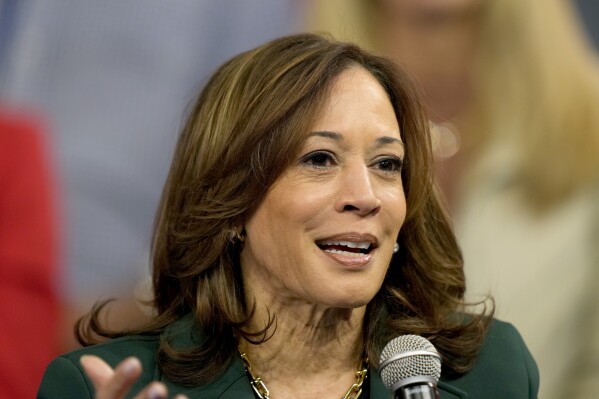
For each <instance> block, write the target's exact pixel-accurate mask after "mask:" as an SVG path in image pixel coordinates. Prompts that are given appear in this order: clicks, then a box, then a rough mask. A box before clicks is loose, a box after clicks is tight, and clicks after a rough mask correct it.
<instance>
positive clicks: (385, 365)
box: [379, 335, 441, 399]
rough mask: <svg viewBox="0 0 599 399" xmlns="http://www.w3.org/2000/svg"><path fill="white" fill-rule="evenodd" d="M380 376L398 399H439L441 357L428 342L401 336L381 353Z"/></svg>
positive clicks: (423, 339) (415, 337)
mask: <svg viewBox="0 0 599 399" xmlns="http://www.w3.org/2000/svg"><path fill="white" fill-rule="evenodd" d="M379 373H380V375H381V379H382V380H383V383H384V384H385V386H386V387H387V389H389V390H390V391H391V392H393V393H394V395H395V399H439V398H440V396H439V391H438V390H437V381H439V377H441V356H440V355H439V353H438V352H437V349H435V347H434V346H433V344H431V343H430V341H429V340H427V339H426V338H423V337H420V336H418V335H400V336H399V337H396V338H394V339H392V340H391V341H390V342H389V343H388V344H387V345H386V346H385V348H384V349H383V352H382V353H381V362H380V365H379Z"/></svg>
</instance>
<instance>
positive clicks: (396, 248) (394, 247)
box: [393, 243, 399, 254]
mask: <svg viewBox="0 0 599 399" xmlns="http://www.w3.org/2000/svg"><path fill="white" fill-rule="evenodd" d="M398 252H399V244H398V243H395V245H394V246H393V253H394V254H396V253H398Z"/></svg>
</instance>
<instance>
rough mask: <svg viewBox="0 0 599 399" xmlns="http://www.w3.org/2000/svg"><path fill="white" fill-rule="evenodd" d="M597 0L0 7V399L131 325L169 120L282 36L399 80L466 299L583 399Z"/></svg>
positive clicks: (595, 325) (594, 328)
mask: <svg viewBox="0 0 599 399" xmlns="http://www.w3.org/2000/svg"><path fill="white" fill-rule="evenodd" d="M598 5H599V3H597V2H596V1H595V0H578V1H574V0H501V1H490V0H224V1H223V0H200V1H198V0H178V1H176V2H168V3H167V2H164V1H159V0H129V1H127V2H100V1H89V0H88V1H80V0H0V184H2V186H0V187H1V191H0V324H1V325H2V326H3V328H2V329H0V338H1V342H2V346H1V348H2V349H1V352H0V397H32V396H33V395H35V392H36V390H37V384H38V381H39V379H40V378H41V374H42V373H43V370H44V368H45V366H46V364H47V363H48V361H49V360H50V359H51V358H52V357H53V356H55V355H57V354H58V353H60V352H63V351H66V350H69V349H72V348H74V347H76V346H77V343H76V342H75V340H74V338H73V329H72V326H73V323H74V321H75V320H76V319H77V318H78V317H79V316H81V315H82V314H84V313H85V312H87V311H88V310H89V309H90V307H91V306H92V304H93V303H94V302H96V301H97V300H100V299H107V298H111V297H117V298H120V300H119V302H118V303H117V304H115V305H116V306H112V307H111V312H112V313H111V316H110V317H111V322H112V323H113V325H114V326H126V325H128V324H131V323H133V324H134V323H135V322H136V320H138V319H139V320H141V319H143V318H144V317H146V316H144V313H143V311H142V310H140V308H139V306H138V305H137V303H136V301H135V300H134V297H135V295H136V293H137V292H138V291H139V286H140V285H142V286H143V283H140V282H142V281H143V280H144V279H145V277H146V276H147V275H148V264H149V261H148V252H149V247H150V240H151V233H152V225H153V220H154V212H155V210H156V206H157V204H158V201H159V198H160V192H161V189H162V185H163V183H164V180H165V177H166V173H167V169H168V166H169V162H170V158H171V155H172V150H173V147H174V144H175V141H176V138H177V135H178V130H179V128H180V126H181V124H182V121H183V118H184V116H185V112H186V109H187V107H188V105H189V103H190V101H191V100H192V99H193V97H194V96H195V95H196V94H197V92H198V90H199V89H200V88H201V87H202V85H203V83H204V81H205V79H206V78H207V77H208V76H209V75H210V73H211V72H212V71H213V70H214V69H215V68H216V67H217V66H218V65H220V64H221V63H222V62H224V61H225V60H226V59H228V58H229V57H231V56H232V55H234V54H236V53H238V52H241V51H243V50H247V49H250V48H252V47H254V46H256V45H258V44H260V43H263V42H265V41H267V40H269V39H272V38H274V37H277V36H281V35H284V34H289V33H294V32H299V31H306V30H309V31H316V32H321V33H325V32H328V33H330V34H332V35H333V36H334V37H336V38H338V39H344V40H352V41H355V42H358V43H359V44H361V45H363V46H364V47H366V48H368V49H370V50H371V51H373V52H376V53H379V54H382V55H385V56H388V57H390V58H391V59H393V60H394V61H395V62H397V63H398V64H399V65H400V66H401V67H403V68H404V69H406V70H408V71H409V72H411V73H412V75H413V76H414V77H415V79H416V80H417V82H418V83H419V84H420V86H421V87H422V93H423V99H424V102H425V105H426V108H427V111H428V114H429V118H430V120H431V127H432V134H433V139H434V143H435V159H436V161H437V165H436V166H437V173H438V178H439V184H440V189H441V190H442V192H443V194H444V196H445V198H446V200H447V204H448V208H449V209H450V212H451V214H452V216H453V217H454V219H455V225H456V233H457V234H458V238H459V240H460V243H461V245H462V248H463V251H464V257H465V262H466V263H465V267H466V273H467V284H468V298H469V299H471V300H477V299H480V298H482V297H484V296H485V295H487V294H490V295H492V296H493V297H494V298H495V301H496V316H497V317H499V318H501V319H503V320H506V321H509V322H511V323H513V324H514V325H516V327H517V328H518V329H519V331H520V332H521V333H522V335H523V337H524V339H525V340H526V342H527V344H528V345H529V348H530V349H531V351H532V352H533V355H534V356H535V358H536V360H537V362H538V364H539V367H540V370H541V386H542V387H541V396H540V397H542V398H564V397H568V398H591V397H599V387H598V385H599V290H597V289H595V287H594V283H595V282H596V281H599V154H598V153H599V112H597V107H598V105H599V69H598V68H599V66H598V63H597V58H596V48H597V45H598V44H599V28H598V25H599V7H598Z"/></svg>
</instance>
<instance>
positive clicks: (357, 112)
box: [312, 66, 400, 138]
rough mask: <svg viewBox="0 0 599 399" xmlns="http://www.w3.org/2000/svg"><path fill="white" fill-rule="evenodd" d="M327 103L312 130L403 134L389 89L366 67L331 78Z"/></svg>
mask: <svg viewBox="0 0 599 399" xmlns="http://www.w3.org/2000/svg"><path fill="white" fill-rule="evenodd" d="M327 94H328V96H327V98H326V100H325V103H324V106H323V107H322V109H321V111H320V112H319V113H318V115H317V116H316V118H315V120H314V122H313V124H312V131H314V130H332V131H337V132H343V131H347V132H352V131H355V130H361V131H363V132H364V133H366V132H373V131H374V132H376V131H380V132H381V133H385V135H390V136H395V137H397V138H399V137H400V131H399V125H398V120H397V116H396V114H395V108H394V106H393V104H392V103H391V99H390V96H389V94H388V93H387V91H386V90H385V89H384V88H383V86H382V85H381V84H380V83H379V81H378V80H377V79H376V78H375V77H374V76H373V75H372V73H370V72H369V71H368V70H366V69H364V68H363V67H359V66H355V67H350V68H348V69H346V70H344V71H343V72H342V73H340V74H339V76H337V77H336V78H335V80H334V81H333V82H332V85H331V87H330V90H329V92H328V93H327Z"/></svg>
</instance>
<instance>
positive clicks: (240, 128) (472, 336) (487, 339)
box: [38, 34, 538, 399]
mask: <svg viewBox="0 0 599 399" xmlns="http://www.w3.org/2000/svg"><path fill="white" fill-rule="evenodd" d="M432 161H433V160H432V152H431V142H430V136H429V132H428V123H427V120H426V118H425V115H424V112H423V109H422V108H421V106H420V102H419V98H418V96H417V92H416V91H415V89H414V86H413V84H412V82H411V80H410V79H409V78H408V77H407V75H405V74H404V73H402V72H401V70H398V69H396V67H395V66H394V64H393V63H391V62H389V61H387V60H385V59H383V58H379V57H374V56H372V55H370V54H368V53H366V52H364V51H362V50H361V49H359V48H358V47H356V46H355V45H350V44H347V43H340V42H335V41H331V40H328V39H325V38H323V37H320V36H316V35H310V34H303V35H294V36H288V37H283V38H280V39H276V40H274V41H271V42H268V43H266V44H264V45H262V46H259V47H257V48H256V49H254V50H251V51H248V52H244V53H242V54H240V55H238V56H236V57H234V58H232V59H231V60H230V61H228V62H226V63H225V64H223V65H222V66H221V67H220V68H219V69H218V70H217V71H216V72H215V74H214V75H213V77H212V78H211V79H210V81H209V82H208V84H207V85H206V86H205V88H204V89H203V90H202V92H201V93H200V94H199V96H198V99H197V100H196V103H195V105H194V108H193V111H192V112H191V114H190V116H189V119H188V121H187V123H186V125H185V126H184V128H183V130H182V132H181V136H180V138H179V142H178V144H177V147H176V151H175V155H174V158H173V163H172V166H171V170H170V173H169V177H168V180H167V184H166V186H165V189H164V194H163V197H162V204H161V207H160V209H159V211H158V221H157V225H156V229H155V235H154V246H153V254H152V260H153V266H154V269H153V287H154V290H153V299H154V307H155V309H156V310H157V314H156V317H155V318H154V319H153V320H151V322H150V323H149V324H148V325H146V326H142V327H140V328H138V329H136V330H135V331H109V330H107V329H106V328H105V326H104V325H103V323H101V322H99V319H98V317H99V314H100V313H101V311H102V307H101V305H100V306H99V307H96V308H95V309H93V310H92V311H91V312H90V315H89V316H90V319H84V320H82V322H81V323H80V324H79V337H80V339H81V340H82V341H83V342H85V343H86V344H92V343H94V342H97V340H96V339H95V338H94V337H93V336H94V335H99V336H102V337H104V338H106V337H108V338H114V339H112V340H109V341H107V342H104V343H101V344H99V345H95V346H90V347H88V348H84V349H80V350H77V351H75V352H72V353H70V354H67V355H65V356H62V357H60V358H58V359H56V360H55V361H54V362H53V363H52V364H51V365H50V366H49V368H48V370H47V372H46V374H45V376H44V380H43V381H42V385H41V387H40V391H39V394H38V397H39V398H44V399H51V398H61V399H63V398H77V399H80V398H89V397H92V396H95V397H97V398H102V399H109V398H122V397H135V398H164V397H166V396H167V388H168V391H169V393H170V394H171V395H175V394H186V395H189V397H202V398H217V397H218V398H223V399H224V398H236V399H239V398H248V399H249V398H254V397H256V398H269V397H271V395H272V397H273V398H300V397H301V398H305V397H309V398H339V397H341V396H343V397H344V398H346V399H349V398H352V399H356V398H361V399H365V398H377V399H380V398H387V397H391V396H392V394H391V392H389V391H387V389H386V388H385V387H384V385H383V383H382V381H381V377H379V376H378V373H377V372H376V369H377V368H378V359H379V358H380V356H381V350H382V347H383V345H384V344H385V343H386V342H388V341H389V340H390V339H392V338H394V337H396V336H398V335H402V334H418V335H421V336H424V337H427V338H429V339H430V341H431V342H432V343H433V344H434V345H435V346H436V348H437V350H438V351H439V353H440V355H441V357H442V358H443V371H442V376H441V380H440V381H439V389H440V391H441V397H442V398H443V399H445V398H456V397H485V398H506V397H509V398H513V399H517V398H536V394H537V388H538V373H537V369H536V366H535V364H534V360H533V359H532V357H531V356H530V354H529V352H528V350H527V349H526V346H525V344H524V342H523V341H522V339H521V338H520V336H519V334H518V333H517V331H516V330H515V329H514V328H513V327H512V326H510V325H509V324H507V323H503V322H500V321H497V320H493V319H491V318H490V315H489V314H487V312H485V311H484V310H478V311H471V312H469V313H464V311H465V310H466V309H469V307H468V306H467V304H465V303H464V301H463V293H464V289H465V286H464V273H463V268H462V260H461V255H460V251H459V248H458V246H457V243H456V240H455V236H454V234H453V231H452V228H451V222H450V220H449V219H448V217H447V215H446V213H445V211H444V209H443V206H442V204H441V202H439V199H438V196H437V191H436V190H435V184H434V173H433V162H432ZM131 356H135V357H137V360H136V359H134V358H133V359H132V358H131ZM101 358H103V359H104V360H105V361H106V363H104V361H103V360H102V359H101ZM113 368H115V369H113ZM244 369H245V370H244ZM439 371H440V372H441V370H439ZM258 376H259V377H258ZM153 381H154V382H153ZM252 385H253V386H254V389H255V390H254V391H253V390H252Z"/></svg>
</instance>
